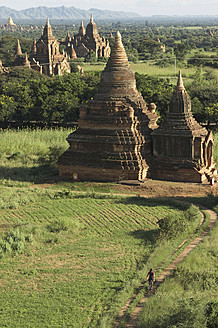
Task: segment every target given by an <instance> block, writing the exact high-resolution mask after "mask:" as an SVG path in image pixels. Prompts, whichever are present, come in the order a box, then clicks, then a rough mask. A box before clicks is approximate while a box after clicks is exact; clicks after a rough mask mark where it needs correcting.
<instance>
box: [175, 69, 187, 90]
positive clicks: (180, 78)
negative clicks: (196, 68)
mask: <svg viewBox="0 0 218 328" xmlns="http://www.w3.org/2000/svg"><path fill="white" fill-rule="evenodd" d="M176 89H177V90H184V89H185V87H184V84H183V80H182V73H181V70H180V71H179V77H178V81H177V86H176Z"/></svg>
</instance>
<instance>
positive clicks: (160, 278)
mask: <svg viewBox="0 0 218 328" xmlns="http://www.w3.org/2000/svg"><path fill="white" fill-rule="evenodd" d="M201 209H204V208H203V207H201ZM205 212H207V213H208V214H209V215H210V220H209V223H208V226H207V228H206V229H205V230H204V231H203V232H202V233H201V234H200V235H199V236H198V237H196V238H195V239H194V240H192V241H190V243H188V245H187V246H186V247H185V248H184V250H183V251H182V252H181V253H180V254H179V255H178V256H177V257H176V258H175V259H174V260H173V261H172V262H171V263H170V264H169V265H168V266H167V267H166V268H165V269H164V270H163V271H162V272H161V274H160V275H159V276H158V278H157V279H156V281H155V283H154V287H153V290H152V291H150V292H149V293H147V294H146V295H145V296H144V297H143V298H142V299H141V300H140V301H139V303H138V304H137V306H136V307H135V308H134V310H133V312H132V313H131V315H130V318H129V320H128V322H127V323H126V324H125V326H123V325H122V327H126V328H133V327H134V328H136V327H137V321H138V316H139V313H140V311H141V310H142V309H143V306H144V304H145V302H146V301H147V300H148V298H149V297H151V296H152V295H153V294H154V293H155V290H156V289H157V288H158V287H159V286H160V285H161V284H162V283H163V282H164V280H165V279H166V278H167V277H169V276H170V275H171V274H172V271H173V270H174V269H175V268H176V266H177V265H178V264H179V263H180V262H182V261H183V260H184V258H185V257H186V256H187V255H188V254H189V253H190V252H191V251H192V250H193V249H194V248H195V247H196V246H197V245H198V244H199V243H200V242H201V241H202V240H203V239H204V237H205V236H207V235H208V233H209V231H210V230H211V229H212V228H213V226H214V225H215V222H216V220H217V214H216V213H215V212H214V211H212V210H208V209H205ZM203 221H204V219H203V218H202V220H201V224H202V223H203ZM201 224H200V225H201ZM193 235H194V234H193ZM193 235H191V236H190V237H189V238H188V239H186V240H184V241H183V243H182V244H181V245H180V246H178V248H177V249H176V250H175V251H174V252H173V253H172V254H171V255H170V256H172V255H173V254H175V252H176V251H178V250H179V249H180V248H181V247H182V246H183V245H184V244H185V243H187V242H188V240H190V239H192V237H193ZM170 256H169V257H170ZM166 260H167V259H165V260H164V262H165V261H166ZM157 269H158V268H156V269H155V271H156V270H157ZM145 282H146V281H144V282H143V283H142V284H141V285H140V286H139V288H138V292H136V293H135V294H134V295H133V296H132V297H131V299H129V300H128V302H127V303H126V304H125V305H124V306H123V308H122V309H121V311H120V313H119V316H118V317H117V319H116V321H115V324H114V328H118V327H119V325H120V323H121V320H122V319H123V318H124V316H125V313H126V311H127V309H128V307H129V305H130V304H131V303H132V301H133V300H134V299H135V297H136V296H137V294H138V293H139V291H140V290H141V289H142V288H143V287H144V285H145Z"/></svg>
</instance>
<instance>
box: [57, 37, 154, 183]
mask: <svg viewBox="0 0 218 328" xmlns="http://www.w3.org/2000/svg"><path fill="white" fill-rule="evenodd" d="M157 118H158V115H157V114H156V113H155V109H154V107H153V106H150V107H149V108H148V107H147V106H146V103H145V101H144V100H143V98H142V96H141V94H140V93H139V92H138V90H137V88H136V80H135V75H134V73H133V71H132V70H131V68H130V65H129V62H128V59H127V55H126V52H125V50H124V47H123V44H122V41H121V35H120V33H119V32H117V34H116V37H115V42H114V47H113V49H112V53H111V56H110V58H109V60H108V63H107V65H106V67H105V69H104V71H103V73H102V75H101V81H100V87H99V90H98V92H97V94H96V95H95V96H94V99H92V100H89V101H88V103H87V104H86V105H84V106H83V108H81V111H80V118H79V121H78V129H77V130H76V131H75V132H74V133H72V134H70V135H69V136H68V138H67V141H68V143H69V145H70V147H69V149H68V150H67V151H66V152H65V153H64V154H63V155H62V156H61V157H60V158H59V161H58V166H59V172H60V176H62V177H78V178H79V179H81V180H97V181H114V180H124V179H129V180H143V179H144V178H145V177H146V176H147V174H148V170H149V166H150V164H149V161H150V160H151V156H152V140H151V132H152V131H153V130H154V129H156V128H157V124H156V121H157Z"/></svg>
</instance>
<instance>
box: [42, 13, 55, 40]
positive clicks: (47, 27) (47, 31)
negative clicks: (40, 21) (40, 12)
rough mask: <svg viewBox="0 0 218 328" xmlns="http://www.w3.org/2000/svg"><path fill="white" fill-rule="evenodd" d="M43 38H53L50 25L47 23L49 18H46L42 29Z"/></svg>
mask: <svg viewBox="0 0 218 328" xmlns="http://www.w3.org/2000/svg"><path fill="white" fill-rule="evenodd" d="M43 37H44V38H48V37H53V33H52V28H51V25H50V23H49V18H48V17H47V22H46V25H45V27H44V31H43Z"/></svg>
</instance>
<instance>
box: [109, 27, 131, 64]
mask: <svg viewBox="0 0 218 328" xmlns="http://www.w3.org/2000/svg"><path fill="white" fill-rule="evenodd" d="M108 62H110V64H112V63H116V64H124V65H128V66H129V62H128V58H127V55H126V51H125V49H124V46H123V43H122V38H121V34H120V32H119V31H117V32H116V36H115V41H114V46H113V49H112V51H111V56H110V58H109V60H108Z"/></svg>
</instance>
